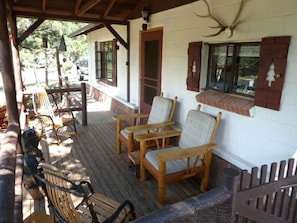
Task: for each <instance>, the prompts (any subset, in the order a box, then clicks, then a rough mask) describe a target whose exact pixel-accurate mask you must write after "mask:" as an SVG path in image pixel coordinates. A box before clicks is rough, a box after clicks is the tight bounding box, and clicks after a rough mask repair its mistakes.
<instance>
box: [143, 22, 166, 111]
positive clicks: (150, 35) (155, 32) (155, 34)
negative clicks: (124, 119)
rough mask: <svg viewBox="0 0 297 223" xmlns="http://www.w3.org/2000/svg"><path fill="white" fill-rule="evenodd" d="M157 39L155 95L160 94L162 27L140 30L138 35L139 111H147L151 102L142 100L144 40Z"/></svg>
mask: <svg viewBox="0 0 297 223" xmlns="http://www.w3.org/2000/svg"><path fill="white" fill-rule="evenodd" d="M149 40H158V41H159V49H158V69H157V72H158V74H157V79H156V80H157V86H156V90H157V95H160V94H161V80H162V51H163V28H155V29H150V30H147V31H141V37H140V112H141V113H149V112H150V110H151V104H147V103H145V102H144V95H145V92H144V90H145V88H144V80H145V78H144V75H145V47H144V46H145V45H144V43H145V41H149Z"/></svg>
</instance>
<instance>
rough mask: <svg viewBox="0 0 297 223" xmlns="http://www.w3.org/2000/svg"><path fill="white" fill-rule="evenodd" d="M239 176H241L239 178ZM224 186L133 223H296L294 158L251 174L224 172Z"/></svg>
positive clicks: (296, 193) (227, 170) (296, 179)
mask: <svg viewBox="0 0 297 223" xmlns="http://www.w3.org/2000/svg"><path fill="white" fill-rule="evenodd" d="M240 176H241V177H240ZM224 177H225V183H224V185H223V186H220V187H217V188H215V189H213V190H211V191H208V192H206V193H203V194H201V195H198V196H196V197H193V198H190V199H187V200H185V201H181V202H178V203H176V204H173V205H170V206H168V207H166V208H163V209H160V210H158V211H155V212H153V213H152V214H149V215H147V216H144V217H141V218H138V219H136V220H135V221H133V223H138V222H139V223H140V222H141V223H149V222H158V223H161V222H162V223H165V222H170V223H175V222H176V223H177V222H197V223H199V222H201V223H202V222H203V223H208V222H209V223H213V222H222V223H223V222H224V223H228V222H230V223H267V222H269V223H285V222H286V223H295V222H297V168H296V162H295V160H294V159H289V160H288V161H281V162H280V163H279V164H277V163H272V164H271V166H270V169H268V166H267V165H263V166H262V167H261V168H260V169H259V168H256V167H255V168H253V169H252V172H251V174H250V173H248V172H247V171H242V173H241V174H240V173H239V172H237V171H235V170H233V169H225V170H224Z"/></svg>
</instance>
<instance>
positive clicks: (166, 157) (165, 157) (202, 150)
mask: <svg viewBox="0 0 297 223" xmlns="http://www.w3.org/2000/svg"><path fill="white" fill-rule="evenodd" d="M216 146H217V145H216V144H215V143H210V144H206V145H203V146H195V147H190V148H184V149H180V150H175V151H164V152H160V153H159V154H158V155H157V158H158V160H162V161H165V162H167V161H172V160H179V159H184V158H189V157H195V156H201V155H204V154H206V153H207V152H208V151H210V150H212V149H214V148H215V147H216Z"/></svg>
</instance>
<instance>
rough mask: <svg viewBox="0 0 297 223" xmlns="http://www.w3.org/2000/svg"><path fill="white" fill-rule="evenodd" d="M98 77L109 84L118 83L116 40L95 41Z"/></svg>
mask: <svg viewBox="0 0 297 223" xmlns="http://www.w3.org/2000/svg"><path fill="white" fill-rule="evenodd" d="M95 64H96V78H97V79H99V80H100V81H103V82H105V83H107V84H109V85H112V86H116V85H117V45H116V40H112V41H106V42H100V43H99V42H96V43H95Z"/></svg>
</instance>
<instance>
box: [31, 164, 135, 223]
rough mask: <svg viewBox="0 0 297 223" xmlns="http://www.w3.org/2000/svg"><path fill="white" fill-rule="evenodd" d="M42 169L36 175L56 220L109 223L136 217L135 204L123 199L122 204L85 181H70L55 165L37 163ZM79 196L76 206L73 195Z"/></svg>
mask: <svg viewBox="0 0 297 223" xmlns="http://www.w3.org/2000/svg"><path fill="white" fill-rule="evenodd" d="M39 166H40V168H41V171H40V173H39V174H36V178H37V180H39V182H40V183H41V185H42V188H43V189H44V191H45V194H46V196H47V198H48V202H49V208H50V211H51V212H52V214H53V216H54V217H55V219H56V220H58V222H69V223H80V222H92V223H97V222H98V223H99V222H104V223H111V222H129V221H132V220H134V219H135V213H134V206H133V204H132V203H131V202H130V201H129V200H126V201H124V202H123V203H122V204H120V203H118V202H116V201H114V200H112V199H110V198H108V197H106V196H104V195H102V194H100V193H94V190H93V188H92V186H91V184H90V183H89V182H88V181H81V182H73V181H70V180H69V179H67V178H66V177H65V176H64V174H63V173H62V172H61V171H60V170H59V169H58V168H56V167H54V166H52V165H50V164H46V163H40V164H39ZM75 197H76V198H77V197H79V198H81V201H80V202H79V204H78V205H77V206H76V207H75V205H74V201H73V198H75Z"/></svg>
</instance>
